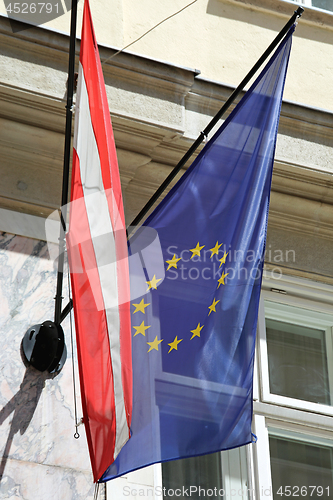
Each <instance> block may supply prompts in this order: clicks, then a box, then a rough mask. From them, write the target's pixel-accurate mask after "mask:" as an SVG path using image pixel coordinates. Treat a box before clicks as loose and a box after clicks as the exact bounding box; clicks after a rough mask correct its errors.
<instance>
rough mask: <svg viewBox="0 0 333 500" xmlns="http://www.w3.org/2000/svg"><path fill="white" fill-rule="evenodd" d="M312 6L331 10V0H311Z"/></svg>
mask: <svg viewBox="0 0 333 500" xmlns="http://www.w3.org/2000/svg"><path fill="white" fill-rule="evenodd" d="M312 6H313V7H317V8H318V9H324V10H330V11H333V0H312Z"/></svg>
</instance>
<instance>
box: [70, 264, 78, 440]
mask: <svg viewBox="0 0 333 500" xmlns="http://www.w3.org/2000/svg"><path fill="white" fill-rule="evenodd" d="M67 279H68V298H69V302H70V301H71V281H70V278H69V268H68V272H67ZM69 324H70V332H71V350H72V376H73V392H74V419H75V432H74V437H75V439H79V437H80V433H79V432H78V430H77V429H78V427H79V425H80V424H81V423H82V419H81V420H80V422H78V420H77V405H76V383H75V367H74V341H73V319H72V312H71V311H70V313H69Z"/></svg>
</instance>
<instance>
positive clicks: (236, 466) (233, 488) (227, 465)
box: [162, 445, 251, 500]
mask: <svg viewBox="0 0 333 500" xmlns="http://www.w3.org/2000/svg"><path fill="white" fill-rule="evenodd" d="M250 446H251V445H250ZM247 451H248V450H247V447H246V446H242V447H241V448H235V449H233V450H228V451H223V452H221V453H212V454H210V455H203V456H199V457H192V458H185V459H183V460H174V461H171V462H164V463H163V464H162V478H163V487H164V488H165V492H166V495H165V496H164V500H169V499H171V498H172V497H175V496H180V498H183V497H184V498H185V497H186V496H187V495H186V493H183V491H184V490H183V488H184V489H185V490H186V489H187V493H188V495H189V494H190V488H192V489H191V498H192V499H193V500H199V499H201V498H203V497H210V496H211V497H212V498H230V497H232V498H233V499H235V500H250V498H251V491H250V490H251V488H250V486H249V482H248V472H247ZM200 488H201V490H200ZM176 490H181V493H182V494H181V495H178V493H180V491H177V495H176V494H175V491H176ZM168 493H169V494H168Z"/></svg>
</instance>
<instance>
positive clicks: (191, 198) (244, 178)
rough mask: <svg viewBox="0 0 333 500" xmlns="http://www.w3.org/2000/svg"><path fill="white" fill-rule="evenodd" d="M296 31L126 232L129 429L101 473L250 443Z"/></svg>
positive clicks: (109, 475) (109, 474) (112, 473)
mask: <svg viewBox="0 0 333 500" xmlns="http://www.w3.org/2000/svg"><path fill="white" fill-rule="evenodd" d="M292 31H293V29H292V30H291V31H290V32H289V34H288V35H287V36H286V38H285V39H284V40H283V41H282V42H281V44H280V46H279V47H278V49H277V51H276V52H275V54H274V55H273V57H272V58H271V60H270V61H269V63H268V64H267V66H266V67H265V69H264V70H263V71H262V73H261V74H260V76H259V77H258V78H257V80H256V81H255V83H254V84H253V85H252V86H251V88H250V89H249V90H248V92H247V93H246V94H245V96H244V97H243V99H242V100H241V101H240V102H239V104H238V105H237V106H236V107H235V109H234V110H233V112H232V113H231V114H230V115H229V117H228V118H227V119H226V120H225V122H224V123H223V125H222V126H221V127H220V129H219V130H218V132H217V133H216V134H215V135H214V137H213V138H212V139H211V140H210V141H209V142H208V143H207V145H206V146H205V147H204V149H203V150H202V151H201V153H200V154H199V155H198V157H197V158H196V160H195V161H194V163H193V164H192V165H191V167H190V168H189V169H188V170H187V171H186V173H185V174H184V175H183V177H182V178H181V180H180V181H179V182H178V183H177V184H176V186H175V187H174V188H173V189H172V190H171V191H170V192H169V194H168V195H167V196H166V197H165V198H164V200H163V201H162V203H160V205H159V206H158V207H157V208H156V209H155V211H154V212H153V213H152V214H151V215H150V216H149V218H148V219H147V221H146V222H145V224H144V225H143V226H142V227H141V228H140V229H139V230H138V231H137V232H136V233H135V235H134V236H133V237H132V238H131V241H130V255H131V256H130V259H129V260H130V274H131V288H132V289H131V297H134V298H133V300H132V304H131V313H132V352H133V416H132V426H131V431H132V437H131V438H130V440H129V441H128V443H126V445H125V446H124V448H123V449H122V450H121V452H120V454H119V455H118V457H117V459H116V461H115V462H114V463H113V464H112V465H111V466H110V467H109V468H108V470H107V471H106V472H105V474H104V476H103V477H102V479H101V481H107V480H109V479H112V478H114V477H117V476H120V475H122V474H124V473H126V472H129V471H132V470H135V469H139V468H141V467H144V466H146V465H149V464H152V463H156V462H162V461H167V460H174V459H178V458H185V457H191V456H196V455H202V454H206V453H212V452H216V451H219V450H226V449H230V448H234V447H237V446H242V445H245V444H247V443H250V442H251V420H252V379H253V362H254V346H255V334H256V326H257V314H258V304H259V295H260V287H261V277H262V269H263V260H264V252H265V239H266V228H267V218H268V206H269V195H270V186H271V177H272V169H273V160H274V150H275V143H276V137H277V129H278V122H279V116H280V108H281V102H282V93H283V88H284V82H285V77H286V70H287V65H288V59H289V54H290V48H291V39H292Z"/></svg>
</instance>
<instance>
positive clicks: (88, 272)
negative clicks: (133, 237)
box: [67, 0, 132, 482]
mask: <svg viewBox="0 0 333 500" xmlns="http://www.w3.org/2000/svg"><path fill="white" fill-rule="evenodd" d="M67 249H68V255H69V262H70V271H71V282H72V290H73V304H74V315H75V325H76V336H77V347H78V360H79V372H80V384H81V395H82V406H83V418H84V424H85V428H86V433H87V439H88V445H89V452H90V459H91V464H92V470H93V475H94V481H95V482H96V481H98V480H99V479H100V478H101V476H102V475H103V473H104V472H105V470H106V469H107V468H108V467H109V465H110V464H111V463H112V462H113V461H114V459H115V458H116V456H117V455H118V453H119V451H120V450H121V448H122V447H123V445H124V444H125V443H126V442H127V440H128V439H129V437H130V423H131V414H132V355H131V325H130V306H129V300H130V290H129V272H128V259H127V241H126V229H125V219H124V211H123V201H122V194H121V186H120V178H119V171H118V163H117V156H116V149H115V144H114V138H113V131H112V125H111V119H110V112H109V107H108V102H107V96H106V90H105V84H104V79H103V73H102V68H101V63H100V58H99V53H98V47H97V42H96V38H95V33H94V28H93V25H92V19H91V13H90V8H89V3H88V0H85V6H84V13H83V26H82V37H81V52H80V66H79V78H78V90H77V101H76V116H75V133H74V151H73V172H72V188H71V203H70V223H69V232H68V235H67Z"/></svg>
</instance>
